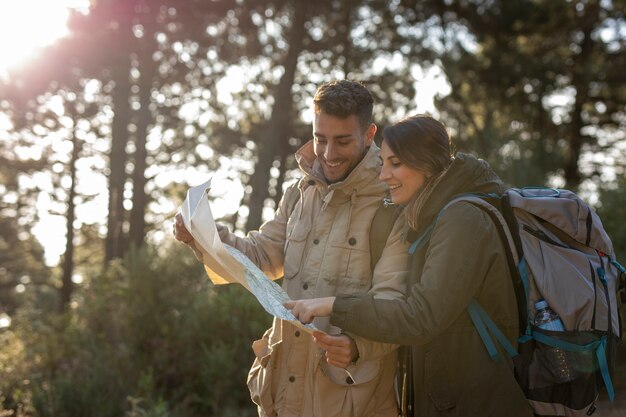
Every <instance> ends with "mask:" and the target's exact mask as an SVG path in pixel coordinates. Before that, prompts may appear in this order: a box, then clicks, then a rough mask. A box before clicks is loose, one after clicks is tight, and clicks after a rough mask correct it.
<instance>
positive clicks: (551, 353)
mask: <svg viewBox="0 0 626 417" xmlns="http://www.w3.org/2000/svg"><path fill="white" fill-rule="evenodd" d="M535 308H536V309H537V315H536V316H535V326H537V327H539V328H540V329H543V330H549V331H553V332H563V331H565V327H564V326H563V322H562V321H561V318H560V317H559V315H558V314H556V312H555V311H554V310H552V309H551V308H550V306H549V305H548V303H547V302H546V300H543V299H542V300H538V301H537V302H536V303H535ZM545 354H546V357H547V359H548V360H549V361H550V364H551V365H552V374H553V375H554V378H555V382H557V383H564V382H568V381H571V380H572V379H574V374H573V372H572V369H571V367H570V364H569V361H568V357H567V352H566V351H564V350H563V349H559V348H556V347H549V348H548V349H547V350H546V351H545Z"/></svg>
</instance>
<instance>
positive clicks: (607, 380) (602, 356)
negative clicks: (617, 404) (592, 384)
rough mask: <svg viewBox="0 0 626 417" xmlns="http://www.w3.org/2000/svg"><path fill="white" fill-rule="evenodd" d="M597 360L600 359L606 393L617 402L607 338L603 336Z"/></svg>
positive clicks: (599, 363)
mask: <svg viewBox="0 0 626 417" xmlns="http://www.w3.org/2000/svg"><path fill="white" fill-rule="evenodd" d="M596 358H598V365H599V366H600V373H601V374H602V380H603V381H604V386H605V387H606V392H607V394H608V395H609V399H610V400H611V401H614V400H615V389H614V388H613V382H612V381H611V375H610V374H609V365H608V363H607V360H606V336H602V339H601V340H600V345H599V346H598V348H597V349H596Z"/></svg>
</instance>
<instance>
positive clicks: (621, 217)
mask: <svg viewBox="0 0 626 417" xmlns="http://www.w3.org/2000/svg"><path fill="white" fill-rule="evenodd" d="M599 201H600V204H601V205H600V207H598V210H597V212H598V215H599V216H600V218H601V219H602V225H603V226H604V228H605V229H606V231H607V232H608V234H609V237H610V238H611V241H612V242H613V248H614V249H615V256H616V258H617V260H618V261H619V262H620V263H621V264H622V265H626V205H625V204H624V202H625V201H626V178H624V177H622V178H620V179H619V180H618V182H617V187H611V188H606V187H605V188H600V196H599Z"/></svg>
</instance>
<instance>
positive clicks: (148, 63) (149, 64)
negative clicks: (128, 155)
mask: <svg viewBox="0 0 626 417" xmlns="http://www.w3.org/2000/svg"><path fill="white" fill-rule="evenodd" d="M151 47H152V34H147V36H146V37H145V39H142V41H141V44H140V48H142V50H141V52H140V55H139V71H140V74H141V75H140V79H139V104H140V108H139V111H138V112H137V133H136V135H135V158H134V160H135V167H134V170H133V208H132V210H131V212H130V227H129V231H128V234H129V241H130V243H131V245H134V246H135V247H137V248H139V247H141V246H142V245H143V243H144V238H145V235H146V221H145V215H146V206H147V204H148V196H147V194H146V166H147V162H146V157H147V152H146V139H147V136H148V127H149V124H150V121H151V120H152V115H151V112H150V99H151V94H152V80H153V76H154V65H155V63H154V61H153V60H152V53H151V52H152V50H151Z"/></svg>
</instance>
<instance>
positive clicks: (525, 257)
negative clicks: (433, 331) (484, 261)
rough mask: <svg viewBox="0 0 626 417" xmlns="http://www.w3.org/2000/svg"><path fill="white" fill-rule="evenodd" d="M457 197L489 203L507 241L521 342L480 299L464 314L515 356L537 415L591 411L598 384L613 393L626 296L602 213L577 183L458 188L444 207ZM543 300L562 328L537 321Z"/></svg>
mask: <svg viewBox="0 0 626 417" xmlns="http://www.w3.org/2000/svg"><path fill="white" fill-rule="evenodd" d="M458 201H467V202H470V203H472V204H474V205H476V206H478V207H480V208H482V209H484V210H485V211H486V212H487V213H488V214H489V215H490V216H491V218H492V219H493V220H494V222H495V224H496V225H497V226H498V230H499V232H500V235H501V237H502V239H503V241H504V243H505V246H506V247H507V248H508V249H509V250H508V251H507V252H508V256H509V265H510V266H511V269H512V272H513V277H514V287H515V290H516V295H517V299H518V309H519V316H520V332H521V335H520V338H519V341H518V342H519V345H518V348H519V350H516V349H515V348H514V347H513V346H512V345H511V344H510V343H509V341H508V339H507V338H506V337H505V336H504V335H503V334H502V333H501V332H500V330H499V329H498V328H497V326H496V325H495V323H494V322H493V321H492V320H491V318H490V317H489V316H488V315H487V313H486V312H485V311H484V310H483V309H482V308H481V307H480V305H479V304H478V303H477V302H476V301H475V300H474V301H472V302H471V303H470V305H469V306H468V313H469V315H470V317H471V318H472V321H473V323H474V325H475V327H476V329H477V331H478V333H479V334H480V336H481V338H482V340H483V342H484V344H485V347H486V348H487V351H488V352H489V354H490V355H491V357H492V359H494V360H498V359H499V357H498V350H497V349H496V347H495V345H494V342H493V340H492V336H493V337H495V339H496V340H497V341H498V342H499V343H500V345H501V346H502V347H503V348H504V349H505V350H506V351H507V353H508V354H509V355H510V356H512V357H513V362H514V363H515V374H516V378H517V380H518V383H519V384H520V385H521V387H522V388H523V390H524V392H525V394H526V397H527V398H528V400H529V402H530V404H531V406H532V407H533V409H534V412H535V415H536V416H584V415H591V414H592V413H593V412H594V411H595V405H594V403H595V401H596V400H597V397H598V392H599V389H600V388H601V387H602V385H604V386H605V387H606V389H607V393H608V396H609V398H610V399H611V400H613V399H614V395H615V394H614V390H613V385H612V382H611V373H612V369H613V365H614V361H615V358H616V350H617V349H616V348H617V343H618V342H619V341H621V337H622V325H621V320H620V316H619V310H618V297H617V294H618V293H621V296H622V302H624V301H626V298H625V297H624V295H625V292H624V280H625V278H626V271H625V270H624V267H623V266H621V265H620V264H619V263H618V262H617V261H616V259H615V253H614V251H613V245H612V243H611V240H610V239H609V236H608V235H607V233H606V232H605V230H604V229H603V227H602V223H601V221H600V218H599V217H598V215H597V214H596V213H595V212H594V211H593V209H592V208H591V207H589V206H588V205H587V204H586V203H584V202H583V201H582V200H581V199H580V198H579V197H578V196H577V195H576V194H574V193H573V192H571V191H567V190H556V189H550V188H523V189H515V188H512V189H509V190H507V191H506V192H505V193H504V194H502V195H476V194H467V195H461V196H458V197H456V198H455V199H453V200H452V201H451V202H450V203H448V204H447V205H446V207H444V209H443V210H445V209H446V208H447V207H449V206H450V205H451V204H453V203H455V202H458ZM443 210H442V211H443ZM426 239H427V238H426ZM539 299H544V300H546V301H547V303H548V305H549V306H550V307H551V308H552V310H554V311H555V312H556V313H557V314H558V316H559V317H560V319H561V321H562V322H563V325H564V327H565V331H549V330H544V329H542V328H539V327H537V326H535V325H534V324H533V318H534V317H535V314H536V311H535V302H536V301H538V300H539ZM564 367H565V368H566V378H565V380H564V379H563V374H562V372H563V368H564Z"/></svg>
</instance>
